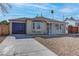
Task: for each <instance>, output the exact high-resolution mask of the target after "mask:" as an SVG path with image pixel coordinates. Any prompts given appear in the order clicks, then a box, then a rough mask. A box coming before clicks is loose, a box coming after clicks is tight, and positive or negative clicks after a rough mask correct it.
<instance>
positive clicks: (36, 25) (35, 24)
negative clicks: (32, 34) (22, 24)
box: [33, 22, 41, 29]
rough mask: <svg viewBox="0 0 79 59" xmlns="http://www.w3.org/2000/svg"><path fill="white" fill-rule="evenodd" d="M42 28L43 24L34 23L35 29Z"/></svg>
mask: <svg viewBox="0 0 79 59" xmlns="http://www.w3.org/2000/svg"><path fill="white" fill-rule="evenodd" d="M40 28H41V22H34V23H33V29H40Z"/></svg>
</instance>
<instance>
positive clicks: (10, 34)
mask: <svg viewBox="0 0 79 59" xmlns="http://www.w3.org/2000/svg"><path fill="white" fill-rule="evenodd" d="M9 28H10V35H11V34H12V22H10V27H9Z"/></svg>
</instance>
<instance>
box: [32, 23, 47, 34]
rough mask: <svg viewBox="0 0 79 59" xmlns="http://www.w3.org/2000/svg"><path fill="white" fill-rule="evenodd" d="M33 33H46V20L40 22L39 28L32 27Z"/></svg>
mask: <svg viewBox="0 0 79 59" xmlns="http://www.w3.org/2000/svg"><path fill="white" fill-rule="evenodd" d="M32 33H33V34H47V24H46V22H42V23H41V24H40V29H37V28H35V29H32Z"/></svg>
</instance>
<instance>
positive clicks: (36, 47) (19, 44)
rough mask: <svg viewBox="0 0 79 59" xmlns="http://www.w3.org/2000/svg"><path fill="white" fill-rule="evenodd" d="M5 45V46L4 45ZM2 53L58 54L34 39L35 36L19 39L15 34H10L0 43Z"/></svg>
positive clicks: (15, 54)
mask: <svg viewBox="0 0 79 59" xmlns="http://www.w3.org/2000/svg"><path fill="white" fill-rule="evenodd" d="M3 46H4V47H3ZM0 48H2V50H1V53H2V54H1V55H14V56H56V54H55V53H54V52H51V51H50V50H49V49H47V48H46V47H45V46H43V45H42V44H40V43H39V42H37V41H36V40H34V38H22V39H17V38H16V37H15V36H8V37H7V38H6V39H5V40H4V42H3V43H2V44H1V45H0Z"/></svg>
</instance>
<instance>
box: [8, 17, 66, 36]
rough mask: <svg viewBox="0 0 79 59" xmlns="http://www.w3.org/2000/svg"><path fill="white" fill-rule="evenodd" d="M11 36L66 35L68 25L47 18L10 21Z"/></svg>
mask: <svg viewBox="0 0 79 59" xmlns="http://www.w3.org/2000/svg"><path fill="white" fill-rule="evenodd" d="M9 21H10V34H27V35H34V34H36V35H40V34H43V35H55V34H65V33H66V27H65V26H66V23H65V22H63V21H57V20H53V19H49V18H45V17H35V18H25V17H24V18H17V19H9Z"/></svg>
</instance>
